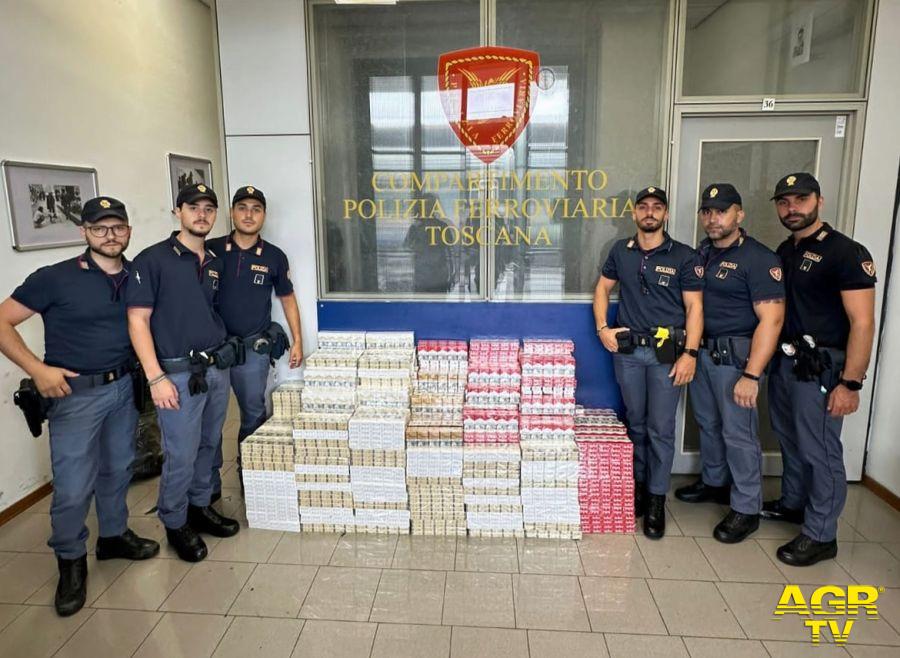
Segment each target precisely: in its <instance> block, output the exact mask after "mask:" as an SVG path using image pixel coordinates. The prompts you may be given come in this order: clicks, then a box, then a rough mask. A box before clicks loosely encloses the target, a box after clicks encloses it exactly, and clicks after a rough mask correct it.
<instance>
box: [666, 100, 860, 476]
mask: <svg viewBox="0 0 900 658" xmlns="http://www.w3.org/2000/svg"><path fill="white" fill-rule="evenodd" d="M865 111H866V106H865V103H864V102H857V103H791V104H790V105H788V104H787V103H785V104H783V105H782V106H781V107H780V108H778V109H777V110H776V111H772V112H761V111H760V109H759V105H757V104H756V103H753V104H750V103H747V104H742V105H741V106H739V107H738V106H735V105H734V104H728V105H725V104H722V105H708V104H704V105H683V104H678V105H676V106H675V112H674V114H673V130H672V133H671V134H672V141H671V144H670V146H671V154H670V157H669V160H668V163H669V171H668V181H669V188H668V189H669V203H670V206H669V207H670V208H677V207H678V203H679V197H678V195H679V184H680V182H681V181H680V176H681V175H683V173H684V172H680V171H679V166H678V163H679V162H680V158H681V148H682V147H683V146H686V145H682V143H681V138H682V134H683V128H684V121H685V120H690V119H698V118H700V119H718V120H728V119H733V118H751V119H759V120H761V121H764V120H765V119H769V118H772V119H781V118H798V119H799V118H802V117H804V116H809V117H821V116H837V115H847V131H846V134H845V136H844V139H845V140H846V141H845V144H846V146H845V148H844V154H843V158H842V161H841V163H840V171H841V183H840V187H839V189H838V190H837V191H836V193H835V194H829V197H832V198H835V197H836V198H837V199H838V201H837V204H836V205H835V206H834V207H833V212H834V222H835V226H836V227H837V228H839V229H840V230H841V231H842V232H845V233H847V234H848V235H851V236H852V235H853V230H854V226H855V222H856V197H857V191H858V187H859V172H860V163H861V159H862V141H863V127H864V126H865ZM765 139H766V138H759V140H760V141H763V140H765ZM778 139H782V140H783V139H789V138H783V137H773V138H772V139H771V140H766V141H774V140H778ZM795 139H817V140H818V139H820V138H819V137H815V138H811V137H797V138H795ZM704 141H711V140H704V139H702V138H700V140H699V142H700V148H702V145H703V142H704ZM712 141H723V140H719V139H718V138H715V139H713V140H712ZM733 141H751V140H738V139H737V138H735V139H734V140H733ZM820 155H821V150H819V152H818V153H817V156H816V157H817V160H816V164H817V167H818V166H819V164H820V162H819V157H820ZM699 156H700V154H699V153H698V157H697V162H698V173H697V175H698V176H699V163H700V157H699ZM670 221H674V222H675V223H676V225H678V226H679V227H680V226H681V224H680V222H684V221H687V218H679V217H678V216H677V215H676V216H675V217H673V218H672V219H671V220H670ZM691 233H692V234H694V235H695V236H696V222H694V226H693V227H692V229H691ZM869 388H870V389H871V387H869ZM861 395H865V396H868V397H871V395H872V391H871V390H869V391H866V390H865V389H864V390H863V392H862V393H861ZM860 406H862V401H861V405H860ZM686 412H687V396H686V395H683V396H681V400H680V401H679V404H678V414H677V417H676V428H675V432H676V434H675V436H676V438H677V443H676V450H675V464H674V465H673V470H672V472H673V473H697V472H699V470H700V453H699V452H685V451H684V449H683V446H684V432H685V414H686ZM851 418H852V417H851ZM848 420H850V419H848ZM850 424H851V423H848V422H845V425H844V431H845V432H846V431H847V430H848V425H850ZM850 430H851V431H855V430H856V428H852V427H851V428H850ZM863 434H864V440H863V443H862V445H861V446H860V450H859V451H855V450H854V451H845V455H844V460H845V463H846V466H847V477H848V479H850V480H858V479H860V478H861V477H862V468H863V461H864V457H865V452H866V445H865V444H866V442H867V437H865V434H866V433H865V428H863ZM780 460H781V456H780V455H773V454H771V453H769V454H766V453H763V468H764V470H766V471H768V472H770V473H773V472H777V471H779V470H780V469H779V468H778V465H779V464H780Z"/></svg>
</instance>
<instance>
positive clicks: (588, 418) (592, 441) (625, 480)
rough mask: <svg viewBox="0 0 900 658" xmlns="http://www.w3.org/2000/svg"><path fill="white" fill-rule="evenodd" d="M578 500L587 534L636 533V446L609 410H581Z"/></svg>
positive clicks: (577, 431)
mask: <svg viewBox="0 0 900 658" xmlns="http://www.w3.org/2000/svg"><path fill="white" fill-rule="evenodd" d="M575 443H576V444H577V446H578V453H579V478H578V499H579V504H580V507H581V527H582V531H583V532H586V533H596V532H625V533H629V532H634V528H635V519H634V449H633V446H632V444H631V441H630V440H629V439H628V433H627V431H626V429H625V426H624V425H623V424H622V422H621V421H620V420H619V419H618V417H617V416H616V414H615V412H613V411H612V410H609V409H578V410H577V412H576V415H575Z"/></svg>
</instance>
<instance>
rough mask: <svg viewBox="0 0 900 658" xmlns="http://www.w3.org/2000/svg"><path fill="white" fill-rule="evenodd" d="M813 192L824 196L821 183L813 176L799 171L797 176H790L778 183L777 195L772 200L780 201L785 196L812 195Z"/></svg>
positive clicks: (776, 186) (776, 187)
mask: <svg viewBox="0 0 900 658" xmlns="http://www.w3.org/2000/svg"><path fill="white" fill-rule="evenodd" d="M811 192H815V193H816V194H820V195H821V194H822V190H821V188H820V187H819V181H817V180H816V177H815V176H813V175H812V174H808V173H806V172H805V171H798V172H797V173H795V174H788V175H787V176H785V177H784V178H782V179H781V180H780V181H778V183H777V184H776V185H775V194H774V195H772V199H773V200H774V199H778V198H780V197H783V196H784V195H785V194H810V193H811Z"/></svg>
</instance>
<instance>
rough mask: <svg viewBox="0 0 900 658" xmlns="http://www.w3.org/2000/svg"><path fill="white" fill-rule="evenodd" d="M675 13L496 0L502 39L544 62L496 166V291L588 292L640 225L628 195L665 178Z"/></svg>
mask: <svg viewBox="0 0 900 658" xmlns="http://www.w3.org/2000/svg"><path fill="white" fill-rule="evenodd" d="M667 11H668V3H667V2H665V1H662V0H655V1H654V0H638V1H635V2H627V3H623V2H614V1H612V0H559V1H557V2H552V3H548V2H540V1H538V0H521V1H520V0H515V1H514V0H498V2H497V43H500V44H503V45H504V46H510V47H515V48H527V49H530V50H535V51H537V52H538V53H539V54H540V56H541V67H542V70H541V72H540V74H539V78H538V92H537V98H536V101H535V106H534V112H533V114H532V118H531V121H530V123H529V125H528V126H527V127H526V129H525V131H524V132H523V134H522V136H521V137H520V138H519V140H518V141H517V142H516V144H515V145H514V147H513V148H512V149H510V150H509V151H507V153H506V154H504V155H503V156H502V157H501V158H500V159H498V160H497V161H496V162H495V163H494V165H492V167H491V174H492V176H493V177H494V178H495V179H496V188H497V189H496V191H495V193H494V198H493V200H494V201H495V202H496V203H495V205H494V206H493V207H492V208H489V209H490V210H492V211H493V212H491V213H490V215H491V216H493V217H494V218H495V219H494V221H493V224H492V235H493V239H492V241H491V242H492V245H493V249H494V282H493V283H494V287H495V290H494V298H495V299H509V300H512V299H560V298H563V297H567V296H579V297H580V296H582V295H584V294H585V293H590V292H591V291H592V290H593V287H594V284H595V283H596V279H597V267H598V264H599V263H601V262H602V260H603V259H604V258H605V257H606V254H607V252H608V251H609V248H610V247H611V246H612V243H613V242H614V241H615V240H617V239H619V238H622V237H625V236H628V235H631V234H632V233H633V232H634V224H633V222H632V220H631V213H630V201H629V199H630V197H631V196H632V195H633V193H634V192H635V191H636V190H638V189H640V188H642V187H644V186H647V185H653V184H655V185H660V184H661V181H660V174H661V162H662V148H663V144H662V141H661V132H662V126H663V124H664V114H665V107H664V93H663V80H664V77H665V76H664V71H665V59H666V55H665V43H666V39H665V36H666V20H667ZM561 35H564V37H561ZM625 58H627V66H626V65H624V61H625ZM506 236H509V238H508V239H507V238H506Z"/></svg>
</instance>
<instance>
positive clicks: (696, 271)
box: [694, 265, 703, 279]
mask: <svg viewBox="0 0 900 658" xmlns="http://www.w3.org/2000/svg"><path fill="white" fill-rule="evenodd" d="M694 274H696V275H697V278H698V279H702V278H703V266H702V265H694Z"/></svg>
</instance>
